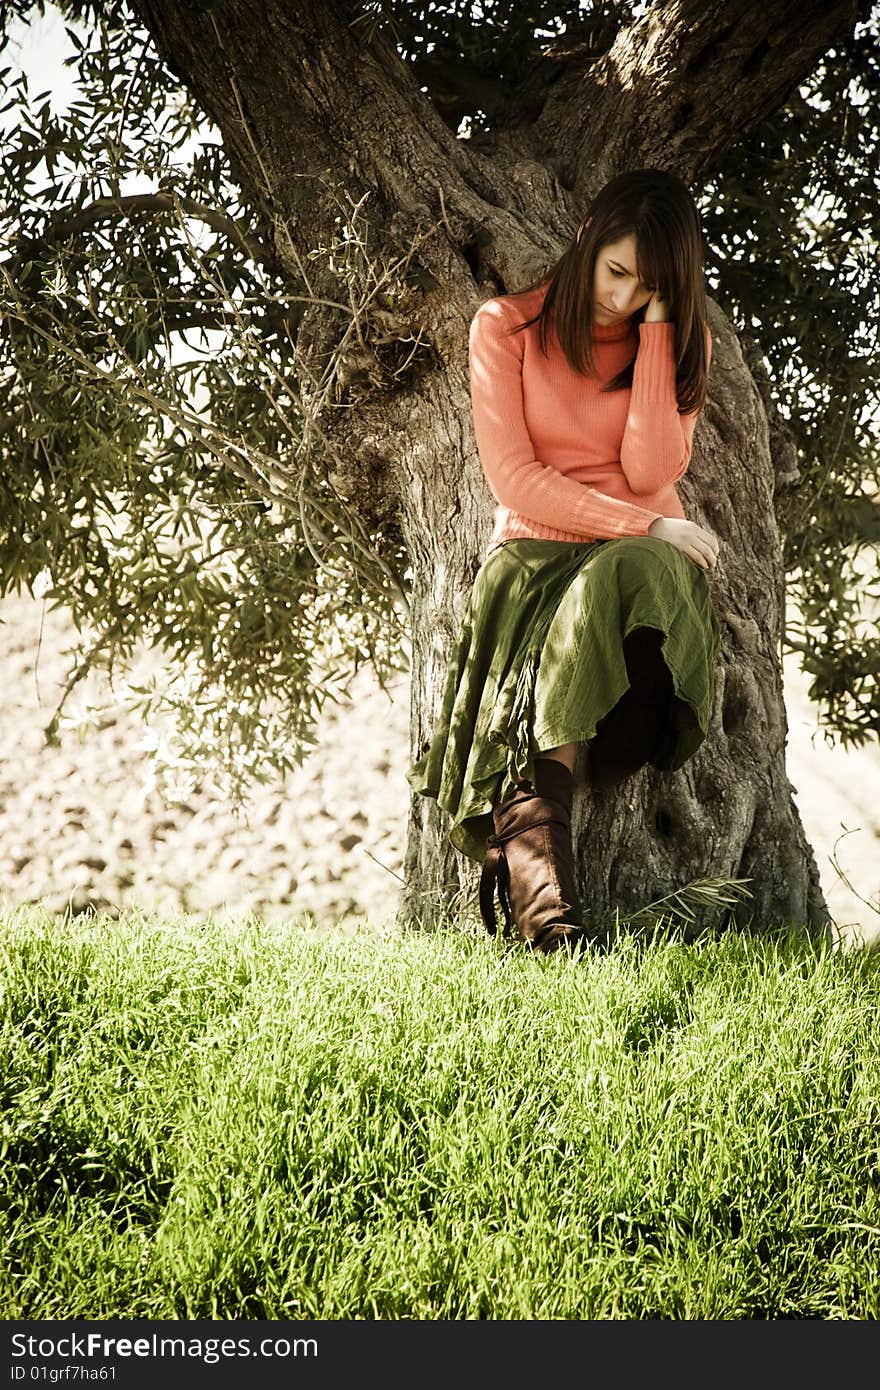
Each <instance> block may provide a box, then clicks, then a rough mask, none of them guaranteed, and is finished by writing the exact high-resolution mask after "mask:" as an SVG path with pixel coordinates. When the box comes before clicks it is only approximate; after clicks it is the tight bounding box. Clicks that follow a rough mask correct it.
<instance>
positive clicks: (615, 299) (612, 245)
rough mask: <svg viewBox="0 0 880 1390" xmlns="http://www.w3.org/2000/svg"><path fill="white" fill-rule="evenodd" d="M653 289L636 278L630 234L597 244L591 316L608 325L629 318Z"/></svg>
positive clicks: (653, 287) (633, 241)
mask: <svg viewBox="0 0 880 1390" xmlns="http://www.w3.org/2000/svg"><path fill="white" fill-rule="evenodd" d="M654 289H655V286H653V285H652V286H650V288H649V287H648V286H646V285H643V284H642V282H641V280H640V279H639V273H638V267H637V262H636V239H635V237H634V236H633V235H632V234H630V235H629V236H625V237H621V239H620V241H609V242H607V243H606V244H605V245H604V246H600V247H599V250H598V252H597V253H596V266H595V270H594V272H593V317H594V319H595V320H596V322H597V323H600V324H603V325H606V326H607V325H609V324H612V323H620V322H622V321H623V319H626V318H629V316H630V315H631V314H635V313H637V312H638V310H639V309H641V308H642V307H643V305H645V304H647V302H648V300H649V299H650V298H651V295H652V294H653V293H654Z"/></svg>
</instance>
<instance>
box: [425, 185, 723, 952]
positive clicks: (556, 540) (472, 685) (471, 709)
mask: <svg viewBox="0 0 880 1390" xmlns="http://www.w3.org/2000/svg"><path fill="white" fill-rule="evenodd" d="M711 350H712V340H711V335H710V333H709V329H708V326H707V322H706V295H705V285H704V272H703V257H702V235H701V230H700V223H699V216H698V213H697V209H696V206H695V204H694V201H693V198H692V196H691V194H690V192H689V191H688V189H687V187H686V186H685V185H684V184H683V183H682V182H681V181H680V180H679V179H677V178H676V177H675V176H674V175H672V174H668V173H664V172H661V171H659V170H654V169H638V170H634V171H630V172H628V173H624V174H620V175H618V176H617V177H616V178H614V179H612V180H611V181H610V183H608V184H606V186H605V187H604V188H603V189H602V190H601V192H600V193H599V194H598V195H597V197H596V198H595V199H594V200H593V202H592V203H591V205H590V206H589V207H588V209H587V211H586V214H585V216H584V218H583V219H582V222H581V225H580V226H579V228H578V230H577V234H576V236H575V237H574V238H573V240H572V242H571V244H570V245H569V247H568V248H567V250H566V251H565V253H564V254H563V255H562V256H561V257H560V259H559V260H558V261H557V262H556V264H555V265H554V266H553V267H552V268H551V270H550V272H549V274H547V275H545V276H544V277H543V278H541V279H540V280H538V281H536V282H534V283H533V284H531V285H529V286H527V287H526V288H525V289H523V290H521V291H519V292H517V293H514V294H509V295H503V296H499V297H497V298H494V299H489V300H487V301H486V302H485V303H484V304H482V305H481V306H480V308H479V309H478V310H477V313H476V314H475V316H474V318H473V321H472V324H471V329H470V348H469V364H470V384H471V400H472V405H473V418H474V432H475V436H476V442H477V448H478V450H479V455H480V461H481V464H482V467H483V470H484V473H485V475H486V478H487V480H488V482H489V486H490V488H491V489H492V492H493V494H494V496H495V498H496V500H497V502H498V506H497V508H496V510H495V526H494V530H493V532H492V536H491V539H490V541H489V545H488V549H487V552H486V555H485V558H484V560H483V563H482V565H481V568H480V570H479V572H478V573H477V576H476V579H475V581H474V586H473V590H472V592H471V596H470V603H469V606H468V610H467V613H466V616H465V620H464V623H463V626H462V631H461V634H460V637H459V641H458V645H457V649H456V652H455V654H454V657H453V660H452V662H451V664H450V668H449V672H448V676H447V680H446V687H445V691H444V696H443V701H442V706H441V711H440V715H439V719H438V721H437V725H436V728H435V730H434V736H433V738H432V739H431V741H430V743H429V744H428V745H427V747H426V748H425V749H424V750H423V752H422V756H421V757H420V759H419V760H418V761H417V762H416V763H415V764H414V766H413V767H411V768H410V770H409V771H408V773H407V778H408V780H409V782H410V785H411V786H412V787H413V788H414V789H415V790H416V791H417V792H419V793H421V794H422V795H424V796H432V797H436V799H437V801H438V803H439V804H440V806H442V807H443V809H444V810H445V811H446V812H448V814H449V815H450V817H451V819H452V827H451V830H450V840H451V842H452V844H453V845H454V846H455V848H456V849H458V850H460V851H461V852H462V853H464V854H466V855H469V856H470V857H471V858H474V859H476V860H478V861H482V862H483V873H482V878H481V881H480V910H481V914H482V917H483V920H484V922H485V924H486V927H487V929H488V930H489V931H490V932H493V933H494V931H495V911H494V897H495V890H496V887H497V890H498V897H499V900H500V903H501V906H502V908H503V910H504V914H505V925H506V928H507V929H508V930H510V928H511V926H512V923H513V922H515V923H516V927H517V930H518V932H519V935H520V937H521V938H522V939H523V940H524V941H525V942H527V943H528V945H529V947H530V948H531V949H532V950H533V951H536V952H540V953H548V952H551V951H555V950H557V949H559V948H560V947H562V946H564V947H566V948H568V949H575V948H577V949H579V948H580V947H581V946H582V945H583V944H584V943H585V941H587V940H588V939H589V937H590V927H589V922H588V920H587V919H585V917H584V915H583V913H582V910H581V906H580V903H579V902H578V895H577V888H576V884H575V871H574V860H573V854H572V842H571V804H572V790H573V770H574V766H575V758H576V755H577V751H578V746H579V745H580V744H585V745H586V764H587V770H586V778H587V781H588V783H589V784H590V785H591V786H594V787H608V786H612V785H614V784H615V783H617V782H619V781H621V780H622V779H623V778H624V777H627V776H631V775H632V774H633V773H635V772H636V771H638V769H639V768H641V767H643V766H644V765H645V764H646V763H651V764H652V765H653V766H655V767H658V768H663V769H667V770H671V769H675V768H678V767H681V766H682V764H683V763H685V762H686V761H687V760H688V758H690V757H691V756H692V755H693V754H694V752H695V751H696V749H697V748H698V747H699V745H700V744H701V743H702V741H703V739H704V738H705V736H706V732H707V729H708V725H709V717H710V713H711V701H712V673H713V667H714V663H715V659H716V655H717V649H718V642H719V628H718V623H717V619H716V617H715V614H714V611H713V608H712V603H711V598H710V593H709V585H708V582H707V573H708V572H709V571H711V570H712V569H713V568H714V566H715V564H716V561H717V558H718V541H717V539H716V537H715V536H714V535H713V534H712V532H711V531H708V530H707V529H706V528H705V527H703V526H700V525H698V524H697V523H696V522H694V521H689V520H688V519H687V518H686V517H685V515H684V511H683V509H682V505H681V502H680V500H679V497H678V494H677V492H676V488H675V484H676V481H677V480H678V479H679V478H681V476H682V475H683V474H684V472H685V470H686V469H687V467H688V464H689V462H690V456H691V441H692V437H693V432H694V426H695V424H696V422H697V418H698V416H699V413H700V410H701V408H702V406H703V403H704V401H705V397H706V384H707V376H708V370H709V362H710V358H711Z"/></svg>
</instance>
